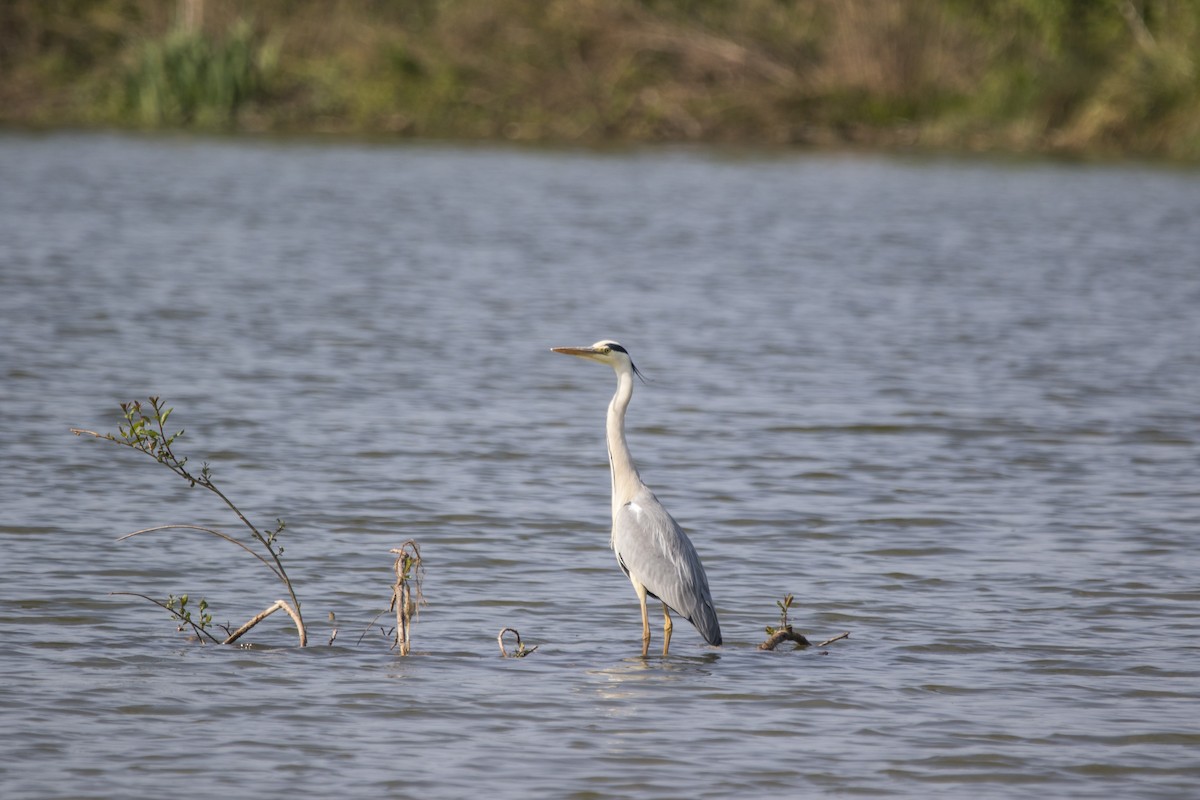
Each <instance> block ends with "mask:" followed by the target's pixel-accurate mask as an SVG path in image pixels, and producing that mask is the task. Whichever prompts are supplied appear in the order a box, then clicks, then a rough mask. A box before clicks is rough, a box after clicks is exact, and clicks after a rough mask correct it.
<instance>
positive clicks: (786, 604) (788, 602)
mask: <svg viewBox="0 0 1200 800" xmlns="http://www.w3.org/2000/svg"><path fill="white" fill-rule="evenodd" d="M792 600H793V598H792V596H791V595H790V594H788V595H784V596H783V599H782V600H776V601H775V605H777V606H779V627H778V628H772V627H771V626H770V625H768V626H767V636H774V635H775V634H776V633H778V632H779V631H787V630H791V628H792V626H791V625H789V624H788V618H787V615H788V609H789V608H791V607H792Z"/></svg>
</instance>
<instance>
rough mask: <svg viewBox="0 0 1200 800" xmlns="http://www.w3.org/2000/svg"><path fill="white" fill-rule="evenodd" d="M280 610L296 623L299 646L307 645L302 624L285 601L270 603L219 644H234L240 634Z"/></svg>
mask: <svg viewBox="0 0 1200 800" xmlns="http://www.w3.org/2000/svg"><path fill="white" fill-rule="evenodd" d="M280 609H283V610H284V611H286V612H287V613H288V616H289V617H291V618H292V622H294V623H296V630H297V631H299V635H300V646H301V647H304V646H305V645H307V644H308V636H307V634H306V633H305V631H304V624H303V623H302V622H300V617H299V616H298V615H297V614H296V611H295V609H293V608H292V607H291V606H290V605H288V603H287V601H286V600H276V601H275V602H274V603H272V604H271V605H269V606H267V607H266V608H265V609H263V610H262V611H260V612H258V613H257V614H255V615H254V616H253V617H251V618H250V620H249V621H248V622H247V623H246V624H245V625H243V626H242V627H240V628H238V629H237V630H236V631H234V632H233V633H231V634H229V637H228V638H227V639H225V641H223V642H221V644H233V643H234V642H236V641H237V640H238V639H240V638H241V637H242V634H244V633H246V632H247V631H249V630H250V629H251V628H253V627H254V626H255V625H257V624H258V623H260V622H262V621H263V620H264V619H266V618H267V617H269V616H271V615H272V614H274V613H275V612H276V611H279V610H280Z"/></svg>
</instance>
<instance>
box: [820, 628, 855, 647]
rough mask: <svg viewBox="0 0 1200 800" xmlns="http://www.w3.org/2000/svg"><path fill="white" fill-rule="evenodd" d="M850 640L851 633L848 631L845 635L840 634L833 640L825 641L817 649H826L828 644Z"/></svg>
mask: <svg viewBox="0 0 1200 800" xmlns="http://www.w3.org/2000/svg"><path fill="white" fill-rule="evenodd" d="M849 638H850V631H846V632H845V633H839V634H838V635H837V636H834V637H833V638H832V639H826V640H825V641H823V642H821V643H820V644H819V645H817V647H824V646H825V645H827V644H833V643H834V642H836V641H837V640H838V639H849Z"/></svg>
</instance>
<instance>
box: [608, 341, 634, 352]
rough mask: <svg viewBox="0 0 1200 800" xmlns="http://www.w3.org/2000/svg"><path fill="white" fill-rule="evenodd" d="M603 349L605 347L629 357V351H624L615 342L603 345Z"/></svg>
mask: <svg viewBox="0 0 1200 800" xmlns="http://www.w3.org/2000/svg"><path fill="white" fill-rule="evenodd" d="M605 347H607V348H608V349H609V350H616V351H617V352H618V353H624V354H625V355H629V351H628V350H626V349H625V348H624V347H621V345H619V344H617V343H616V342H609V343H608V344H606V345H605Z"/></svg>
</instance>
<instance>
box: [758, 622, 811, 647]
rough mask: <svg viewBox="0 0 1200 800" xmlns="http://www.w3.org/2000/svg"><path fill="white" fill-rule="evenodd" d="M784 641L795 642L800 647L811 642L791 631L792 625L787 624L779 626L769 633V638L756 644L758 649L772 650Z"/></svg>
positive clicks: (806, 645)
mask: <svg viewBox="0 0 1200 800" xmlns="http://www.w3.org/2000/svg"><path fill="white" fill-rule="evenodd" d="M784 642H795V643H796V644H797V645H799V646H800V647H808V646H809V645H810V644H811V642H809V641H808V639H805V638H804V636H802V635H801V634H799V633H796V632H795V631H793V630H792V626H791V625H788V626H787V627H786V628H781V629H779V630H777V631H775V632H774V633H773V634H771V636H770V638H768V639H767V640H766V641H765V642H763V643H762V644H760V645H759V646H758V649H759V650H774V649H775V648H776V647H778V646H779V645H781V644H783V643H784Z"/></svg>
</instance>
